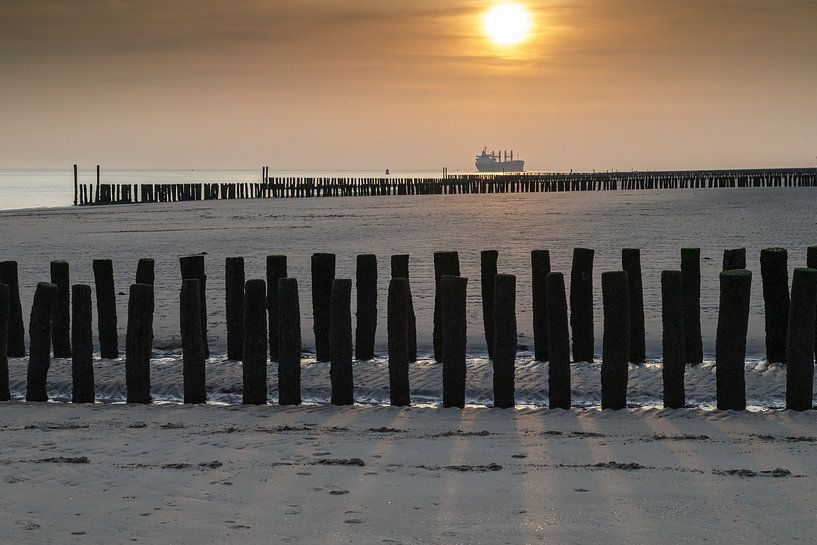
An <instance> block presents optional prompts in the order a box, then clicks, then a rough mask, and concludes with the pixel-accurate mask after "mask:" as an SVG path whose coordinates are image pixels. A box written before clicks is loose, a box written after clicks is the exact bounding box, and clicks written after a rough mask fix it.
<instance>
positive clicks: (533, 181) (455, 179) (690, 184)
mask: <svg viewBox="0 0 817 545" xmlns="http://www.w3.org/2000/svg"><path fill="white" fill-rule="evenodd" d="M96 174H97V177H96V184H80V183H79V179H78V176H77V165H74V204H75V205H80V206H85V205H110V204H136V203H159V202H180V201H209V200H228V199H279V198H307V197H363V196H379V195H456V194H482V193H547V192H563V191H617V190H634V189H702V188H732V187H815V186H817V169H815V168H808V169H766V170H712V171H673V172H604V173H569V174H564V173H562V174H536V173H522V174H499V175H498V174H491V175H484V174H461V175H449V174H447V171H446V174H445V175H444V176H443V177H441V178H393V177H391V176H387V177H382V178H342V177H325V178H313V177H270V176H269V167H263V168H262V176H261V181H260V182H257V183H250V182H239V183H236V182H223V183H208V182H205V183H196V182H185V183H173V184H144V183H131V184H104V183H101V182H100V169H99V166H98V165H97V170H96Z"/></svg>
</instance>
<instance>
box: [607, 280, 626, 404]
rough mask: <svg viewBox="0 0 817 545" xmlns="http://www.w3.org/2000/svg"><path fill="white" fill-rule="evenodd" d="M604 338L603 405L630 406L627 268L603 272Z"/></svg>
mask: <svg viewBox="0 0 817 545" xmlns="http://www.w3.org/2000/svg"><path fill="white" fill-rule="evenodd" d="M601 290H602V298H603V303H604V340H603V348H602V362H601V408H602V409H614V410H620V409H625V408H627V379H628V370H629V369H628V362H629V358H630V294H629V291H630V290H629V280H628V278H627V273H626V272H625V271H613V272H606V273H602V275H601Z"/></svg>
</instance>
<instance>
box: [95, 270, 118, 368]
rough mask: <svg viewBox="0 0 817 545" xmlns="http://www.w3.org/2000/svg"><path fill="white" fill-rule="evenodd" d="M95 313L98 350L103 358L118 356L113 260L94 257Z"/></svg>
mask: <svg viewBox="0 0 817 545" xmlns="http://www.w3.org/2000/svg"><path fill="white" fill-rule="evenodd" d="M92 267H93V270H94V285H95V286H96V313H97V327H98V330H99V352H100V355H101V356H102V357H103V358H106V359H114V358H118V357H119V334H118V332H117V329H116V290H115V288H114V281H113V261H111V260H110V259H94V260H93V263H92Z"/></svg>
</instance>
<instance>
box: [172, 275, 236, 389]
mask: <svg viewBox="0 0 817 545" xmlns="http://www.w3.org/2000/svg"><path fill="white" fill-rule="evenodd" d="M200 293H201V291H200V289H199V281H198V280H196V279H190V280H182V291H181V294H180V295H179V305H180V311H179V319H180V322H181V334H182V367H183V374H184V402H185V403H205V402H206V401H207V386H206V379H205V369H204V342H203V341H202V339H201V300H200V297H199V294H200ZM228 318H229V311H228ZM242 318H243V316H242ZM228 327H229V324H228ZM228 335H229V332H228ZM242 341H243V339H242ZM228 343H229V340H228ZM228 350H229V349H228Z"/></svg>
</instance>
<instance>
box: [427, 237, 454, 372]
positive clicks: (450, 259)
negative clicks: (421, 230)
mask: <svg viewBox="0 0 817 545" xmlns="http://www.w3.org/2000/svg"><path fill="white" fill-rule="evenodd" d="M459 275H460V257H459V254H457V252H434V328H433V332H432V341H433V343H434V359H435V360H436V361H442V357H443V313H442V291H441V284H440V283H441V280H442V277H443V276H459Z"/></svg>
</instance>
